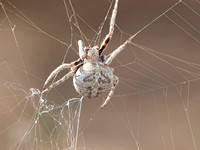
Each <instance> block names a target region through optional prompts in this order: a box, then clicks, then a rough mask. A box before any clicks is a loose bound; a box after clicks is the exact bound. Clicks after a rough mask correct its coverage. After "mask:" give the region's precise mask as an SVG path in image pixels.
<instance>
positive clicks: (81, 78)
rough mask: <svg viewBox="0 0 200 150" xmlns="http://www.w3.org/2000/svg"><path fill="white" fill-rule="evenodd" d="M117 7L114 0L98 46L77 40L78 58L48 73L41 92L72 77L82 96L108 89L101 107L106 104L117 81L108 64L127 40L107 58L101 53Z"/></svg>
mask: <svg viewBox="0 0 200 150" xmlns="http://www.w3.org/2000/svg"><path fill="white" fill-rule="evenodd" d="M117 7H118V0H116V1H115V5H114V9H113V12H112V16H111V20H110V28H109V33H108V34H107V36H106V37H105V39H104V40H103V42H102V44H101V45H100V47H98V46H94V47H92V48H87V47H85V46H84V44H83V42H82V41H81V40H79V41H78V46H79V57H80V58H79V59H78V60H77V61H74V62H72V63H70V64H62V65H60V66H59V67H58V68H56V69H55V70H54V71H53V72H52V73H51V74H50V75H49V77H48V78H47V80H46V82H45V83H44V87H43V91H42V93H43V94H44V93H46V92H47V91H49V90H50V89H52V88H54V87H55V86H57V85H59V84H60V83H62V82H64V81H65V80H67V79H68V78H69V77H73V84H74V87H75V89H76V91H77V92H78V93H79V94H80V95H82V96H85V97H88V98H95V97H97V96H99V95H100V94H102V93H105V92H107V91H110V92H109V95H108V96H107V98H106V100H105V101H104V102H103V104H102V106H101V107H104V106H105V105H106V104H107V102H108V101H109V100H110V99H111V97H112V95H113V93H114V90H115V87H116V86H117V84H118V82H119V79H118V77H117V76H115V75H114V74H113V70H114V69H112V68H110V67H109V65H110V63H111V62H112V60H113V59H114V58H115V57H116V56H117V55H118V54H119V52H121V51H122V50H123V49H124V47H125V46H126V44H127V43H128V42H129V40H127V41H126V42H125V43H123V44H122V45H120V46H119V47H118V48H117V49H116V50H115V51H113V52H112V53H111V54H110V56H109V57H108V58H107V59H106V57H105V56H103V55H101V54H102V52H103V50H105V48H106V46H107V44H108V42H109V41H110V39H111V38H112V34H113V32H114V25H115V18H116V15H117ZM67 68H71V71H70V72H69V73H68V74H66V75H65V76H64V77H63V78H61V79H60V80H58V81H56V82H54V83H52V84H51V85H49V87H47V88H46V86H47V84H48V83H49V81H50V80H51V79H52V78H53V77H55V75H56V74H57V73H59V72H60V71H61V70H63V69H67Z"/></svg>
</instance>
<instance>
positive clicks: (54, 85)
mask: <svg viewBox="0 0 200 150" xmlns="http://www.w3.org/2000/svg"><path fill="white" fill-rule="evenodd" d="M74 74H75V71H73V70H72V71H70V72H69V73H68V74H66V75H65V76H64V77H62V78H61V79H60V80H58V81H56V82H54V83H52V84H51V85H50V86H49V87H48V88H46V89H45V90H43V91H42V94H44V93H46V92H48V91H49V90H51V89H52V88H54V87H56V86H58V85H59V84H61V83H63V82H64V81H66V80H67V79H69V77H72V76H73V75H74Z"/></svg>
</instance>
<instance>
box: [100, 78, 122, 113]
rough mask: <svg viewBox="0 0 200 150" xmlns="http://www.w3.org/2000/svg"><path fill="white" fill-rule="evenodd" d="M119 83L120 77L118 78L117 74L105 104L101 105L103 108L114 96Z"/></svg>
mask: <svg viewBox="0 0 200 150" xmlns="http://www.w3.org/2000/svg"><path fill="white" fill-rule="evenodd" d="M118 83H119V78H118V77H117V76H115V81H114V83H113V86H112V88H111V90H110V92H109V94H108V96H107V98H106V100H105V101H104V102H103V104H102V105H101V109H102V108H103V107H104V106H105V105H106V104H107V103H108V101H109V100H110V99H111V97H112V96H113V94H114V91H115V88H116V86H117V85H118Z"/></svg>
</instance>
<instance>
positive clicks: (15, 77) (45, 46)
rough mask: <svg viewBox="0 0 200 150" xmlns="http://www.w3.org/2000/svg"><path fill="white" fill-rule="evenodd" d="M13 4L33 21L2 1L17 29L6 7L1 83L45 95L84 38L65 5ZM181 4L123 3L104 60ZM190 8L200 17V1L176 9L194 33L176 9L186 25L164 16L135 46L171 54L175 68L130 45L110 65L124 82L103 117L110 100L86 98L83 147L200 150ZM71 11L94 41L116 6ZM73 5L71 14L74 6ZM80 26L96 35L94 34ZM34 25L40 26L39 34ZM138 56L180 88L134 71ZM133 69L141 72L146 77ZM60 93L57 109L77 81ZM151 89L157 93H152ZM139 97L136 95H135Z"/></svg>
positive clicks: (82, 2) (0, 41) (0, 40)
mask: <svg viewBox="0 0 200 150" xmlns="http://www.w3.org/2000/svg"><path fill="white" fill-rule="evenodd" d="M10 2H11V4H13V5H14V6H16V8H18V9H19V10H20V11H21V12H23V14H25V15H26V16H27V18H25V16H22V14H20V12H19V11H17V10H16V9H14V8H13V7H12V6H11V5H10V4H9V3H8V1H2V3H3V4H5V8H6V13H7V15H8V16H9V19H10V21H11V24H9V23H8V21H7V20H6V19H7V18H6V17H5V12H4V11H3V9H0V19H1V20H0V22H1V25H0V60H1V62H0V69H1V71H0V73H1V74H0V83H1V85H2V84H4V83H5V82H12V83H17V84H18V85H19V84H20V85H21V86H22V87H23V88H24V89H26V90H28V89H29V88H31V87H34V88H38V89H41V87H42V85H43V83H44V81H45V79H46V78H47V77H48V75H49V74H50V72H51V71H52V70H53V69H55V68H56V67H57V66H59V65H60V64H61V63H62V62H63V61H64V62H71V61H73V60H76V59H77V58H78V55H77V53H78V48H77V41H78V40H79V39H81V37H80V33H79V31H78V30H77V29H76V27H75V26H74V25H72V27H73V31H71V30H70V23H71V22H69V19H68V17H67V14H66V11H65V7H64V3H63V1H62V0H60V1H58V0H34V1H33V0H10ZM176 2H177V1H175V0H168V1H164V0H153V1H149V0H120V1H119V8H118V14H117V20H116V25H117V27H116V28H115V33H114V36H113V39H112V40H111V42H110V44H109V46H108V48H107V49H106V51H105V54H106V55H108V54H109V53H111V52H112V51H113V50H114V49H116V48H117V47H118V46H119V45H120V44H121V43H122V42H123V41H124V40H126V39H127V38H128V37H129V36H128V35H127V34H126V33H128V34H130V35H133V34H135V33H136V32H137V31H138V30H140V29H141V28H143V27H144V26H145V25H146V24H148V23H149V22H151V21H152V20H153V19H155V18H156V17H158V16H159V15H161V14H162V13H163V12H164V11H165V10H167V9H168V8H170V7H171V6H172V5H174V4H175V3H176ZM185 4H188V5H189V6H190V7H191V8H192V9H193V10H195V11H196V12H197V13H200V9H199V3H198V1H195V0H185V1H184V3H179V4H178V5H177V6H176V7H174V10H175V11H176V12H178V13H179V14H181V16H183V17H184V19H186V20H187V21H188V22H189V23H190V24H191V25H193V27H195V29H196V30H195V29H194V28H192V27H191V26H189V25H188V24H187V23H185V22H184V19H180V17H178V16H177V15H176V14H175V13H174V12H173V11H172V10H171V11H169V12H168V13H167V16H168V17H170V18H171V19H173V20H174V21H175V23H177V24H178V25H180V26H181V27H180V26H179V27H178V26H177V25H175V24H174V23H173V22H171V21H170V20H169V19H167V18H166V17H165V16H163V17H161V18H159V19H158V20H157V21H155V22H154V23H152V24H151V25H150V26H148V27H147V28H146V29H144V30H143V31H142V32H141V33H140V34H138V35H137V36H136V37H135V38H134V39H133V40H132V41H133V42H134V43H137V44H141V45H144V46H145V47H148V48H151V49H155V50H156V51H158V52H161V53H164V54H166V55H172V56H175V57H178V58H180V59H181V60H184V62H178V61H175V60H172V59H169V58H168V57H167V58H166V62H167V63H171V64H172V66H170V65H168V64H167V63H166V62H163V61H162V60H161V59H164V58H165V57H164V56H162V55H157V56H158V57H159V58H160V59H158V58H156V57H154V56H153V55H150V54H148V53H147V52H145V51H140V50H139V49H138V48H136V47H134V46H133V45H132V46H131V45H129V46H127V48H126V49H125V50H124V51H123V52H122V53H121V54H120V55H119V57H118V58H117V59H116V60H115V61H114V62H113V63H112V65H111V66H112V67H114V68H115V74H116V75H117V76H119V78H120V84H119V85H118V87H117V89H116V92H115V96H114V97H113V98H112V100H111V102H110V103H109V104H108V105H107V106H106V107H105V108H104V109H103V110H100V111H98V107H99V106H100V104H101V103H102V100H103V98H105V97H106V95H105V96H103V97H100V98H97V99H94V100H88V99H84V101H83V107H82V113H81V121H80V130H79V133H80V136H79V139H78V148H79V149H84V148H85V149H92V150H136V149H137V148H140V149H142V150H145V149H148V150H163V149H166V150H172V149H176V150H198V149H200V144H199V141H200V128H199V125H200V121H199V114H200V109H199V108H200V102H199V97H200V95H199V90H200V89H199V86H200V83H199V80H194V79H198V75H197V74H199V69H194V67H191V66H190V65H186V64H185V62H186V61H189V62H194V63H197V64H200V60H199V56H200V51H199V50H200V49H199V48H200V45H199V40H200V36H199V30H200V29H199V24H200V21H199V20H200V19H199V15H198V14H196V13H195V12H194V11H192V10H191V9H190V8H189V7H187V6H186V5H185ZM72 5H73V8H74V10H75V12H76V14H77V19H78V22H79V25H80V29H81V31H82V32H83V33H84V34H85V36H86V38H87V39H90V40H91V39H92V38H93V37H94V35H95V32H94V31H93V30H95V31H97V29H98V27H99V26H100V24H101V23H102V21H103V19H104V17H105V15H106V13H107V10H108V9H109V6H110V2H109V1H108V0H101V1H98V0H72ZM67 7H69V8H70V4H69V3H68V1H67ZM70 11H71V10H70ZM70 13H71V12H70ZM71 14H72V13H71ZM19 16H21V18H20V17H19ZM78 16H80V17H81V18H82V19H81V18H79V17H78ZM109 16H110V14H109ZM28 19H30V20H28ZM82 20H84V21H85V22H86V23H87V24H88V25H89V26H91V27H92V28H93V29H91V28H89V27H88V26H87V25H86V24H85V23H84V22H83V21H82ZM72 21H74V20H72ZM27 22H28V23H27ZM108 22H109V20H107V21H106V23H105V27H104V28H103V31H102V34H101V40H102V39H103V37H104V36H105V35H106V34H107V31H108ZM10 25H11V26H12V28H13V30H14V31H15V32H14V33H15V36H16V40H17V43H16V42H15V40H14V36H13V34H12V32H11V31H10ZM34 26H37V27H39V28H40V30H39V29H38V28H35V27H34ZM182 29H184V30H185V32H184V31H183V30H182ZM187 33H189V34H187ZM50 36H52V37H53V38H51V37H50ZM71 36H72V37H73V39H72V42H73V43H72V47H71V48H69V49H68V45H65V44H62V42H64V43H66V44H70V42H71V40H70V38H71ZM191 36H192V37H191ZM58 40H60V41H62V42H59V41H58ZM85 41H86V40H85ZM17 46H19V47H17ZM91 46H92V45H91ZM65 56H66V57H65ZM136 56H137V58H139V59H141V60H143V61H145V62H146V63H148V64H150V65H151V66H153V67H154V68H156V69H158V70H161V71H163V72H164V73H165V74H167V76H170V77H171V78H172V79H174V80H172V79H170V80H171V83H172V84H175V85H176V86H169V85H172V84H169V83H168V82H164V80H163V79H161V78H158V77H157V76H155V74H153V73H150V72H148V71H147V70H145V69H144V66H145V67H147V66H146V65H144V64H142V63H141V66H140V65H135V64H132V65H130V66H129V65H128V63H131V62H134V61H135V60H136ZM123 65H124V66H123ZM142 66H143V67H142ZM174 66H179V67H180V68H182V69H183V70H186V71H187V72H186V71H185V72H184V71H180V73H178V71H177V70H175V69H174ZM196 67H197V68H198V67H199V66H196ZM130 68H131V69H130ZM26 71H27V72H28V74H27V73H26ZM135 71H141V72H142V74H145V75H146V76H148V78H146V77H144V76H142V75H140V74H138V73H136V72H135ZM194 72H195V74H194ZM63 74H64V73H63ZM63 74H61V75H60V76H58V78H59V77H61V76H62V75H63ZM27 76H28V79H29V81H28V80H27ZM183 76H184V77H183ZM163 77H164V76H163ZM165 77H166V76H165ZM131 80H132V81H131ZM193 80H194V81H193ZM133 81H134V82H133ZM135 81H137V82H140V83H144V85H143V88H141V86H140V87H139V86H136V82H135ZM156 81H158V82H156ZM184 81H186V83H185V84H183V82H184ZM160 83H162V84H160ZM149 85H151V86H149ZM166 86H169V87H168V91H167V92H166V91H165V90H166V89H165V90H163V89H162V88H158V87H166ZM157 88H158V89H157ZM177 88H178V89H179V90H180V91H182V92H180V91H178V90H177ZM56 89H57V90H58V91H59V93H60V95H61V96H60V95H59V96H58V94H57V93H56V92H55V91H52V92H51V93H50V94H49V95H48V99H49V100H51V101H54V102H55V103H58V104H61V103H63V102H64V101H65V100H67V99H70V98H73V97H78V94H77V93H76V92H75V90H74V88H73V84H72V79H69V80H68V81H66V82H65V83H63V84H62V85H61V86H59V87H57V88H56ZM149 89H157V90H155V91H153V92H152V91H149ZM188 89H189V90H188ZM143 91H145V93H143ZM147 91H149V92H147ZM188 91H189V93H188ZM135 92H138V94H133V93H135ZM165 92H166V95H165ZM179 92H180V93H181V96H180V95H179V94H180V93H179ZM0 94H1V95H0V98H1V100H2V101H3V102H5V101H6V99H7V98H5V96H8V95H13V94H10V93H9V90H8V89H5V88H3V87H2V88H1V91H0ZM13 98H16V97H12V99H13ZM5 105H9V107H10V108H13V107H14V106H13V105H14V104H8V103H6V104H3V103H2V105H1V108H2V112H1V114H3V112H4V111H3V110H4V109H5V107H4V106H5ZM185 106H187V108H189V109H188V110H189V111H188V113H186V112H185V110H184V107H185ZM12 112H14V111H10V112H9V113H8V116H9V114H12ZM96 112H97V113H96ZM1 116H2V117H1V118H2V119H1V120H2V121H1V128H2V130H3V129H5V126H6V122H7V124H9V125H11V124H13V123H14V122H15V121H13V122H12V121H11V120H9V119H8V117H5V116H3V115H1ZM16 117H19V116H16ZM91 119H92V121H91ZM8 130H9V129H8ZM10 130H11V129H10ZM81 133H83V134H81ZM5 136H6V135H4V134H3V133H0V137H1V142H0V143H1V144H0V145H4V142H5V141H6V143H7V145H9V142H12V140H10V139H9V138H8V139H7V140H5V139H4V137H5ZM6 137H7V136H6ZM2 139H3V140H2ZM4 140H5V141H4ZM3 149H6V146H2V150H3Z"/></svg>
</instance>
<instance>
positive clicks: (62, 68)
mask: <svg viewBox="0 0 200 150" xmlns="http://www.w3.org/2000/svg"><path fill="white" fill-rule="evenodd" d="M80 63H82V60H81V59H78V60H77V61H74V62H72V63H70V64H62V65H60V66H59V67H57V68H56V69H55V70H54V71H52V72H51V74H50V75H49V77H48V78H47V80H46V81H45V83H44V86H43V91H42V93H45V92H47V91H49V90H50V89H52V87H51V86H52V85H53V84H54V85H53V87H55V86H57V85H59V84H60V83H62V82H59V81H60V80H61V81H63V79H65V80H67V79H68V78H69V77H70V76H71V74H72V73H71V72H76V70H77V66H78V65H80ZM68 68H71V71H70V72H69V73H68V74H69V75H68V74H67V75H65V76H66V77H65V76H64V77H63V78H62V79H60V80H58V81H57V82H55V83H53V84H51V85H50V86H49V87H48V88H45V87H46V86H47V84H48V83H49V82H50V81H51V79H52V78H54V77H55V76H56V75H57V74H58V73H59V72H60V71H62V70H64V69H68ZM68 76H69V77H68ZM67 77H68V78H67ZM63 82H64V81H63Z"/></svg>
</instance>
